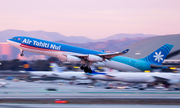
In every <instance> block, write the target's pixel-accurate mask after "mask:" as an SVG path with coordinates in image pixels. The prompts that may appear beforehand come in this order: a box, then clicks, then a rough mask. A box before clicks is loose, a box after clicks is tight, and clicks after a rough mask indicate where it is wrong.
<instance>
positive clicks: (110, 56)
mask: <svg viewBox="0 0 180 108" xmlns="http://www.w3.org/2000/svg"><path fill="white" fill-rule="evenodd" d="M128 51H129V49H126V50H124V51H122V52H115V53H106V54H97V55H93V57H95V56H98V57H101V58H103V61H104V60H105V59H111V58H113V57H115V56H119V55H124V54H126V53H127V52H128ZM74 56H76V57H78V58H80V59H84V60H86V59H88V57H89V55H74Z"/></svg>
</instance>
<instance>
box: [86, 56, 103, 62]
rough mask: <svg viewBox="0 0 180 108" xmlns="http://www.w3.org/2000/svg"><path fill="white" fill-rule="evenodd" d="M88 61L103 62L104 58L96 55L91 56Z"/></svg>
mask: <svg viewBox="0 0 180 108" xmlns="http://www.w3.org/2000/svg"><path fill="white" fill-rule="evenodd" d="M87 59H88V60H89V61H96V62H100V61H103V58H101V57H99V56H96V55H89V56H88V58H87Z"/></svg>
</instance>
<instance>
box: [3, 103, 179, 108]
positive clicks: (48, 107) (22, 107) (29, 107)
mask: <svg viewBox="0 0 180 108" xmlns="http://www.w3.org/2000/svg"><path fill="white" fill-rule="evenodd" d="M85 107H86V108H110V107H112V108H179V105H91V104H85V105H78V104H73V105H67V104H66V105H65V104H0V108H85Z"/></svg>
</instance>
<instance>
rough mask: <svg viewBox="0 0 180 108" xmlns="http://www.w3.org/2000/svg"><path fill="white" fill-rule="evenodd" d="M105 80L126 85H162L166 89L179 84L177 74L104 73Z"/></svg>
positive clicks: (179, 80) (179, 77)
mask: <svg viewBox="0 0 180 108" xmlns="http://www.w3.org/2000/svg"><path fill="white" fill-rule="evenodd" d="M104 77H105V78H108V79H111V80H116V81H122V82H127V83H162V84H164V85H165V86H166V87H167V88H168V87H169V86H170V85H177V84H179V83H180V74H179V73H159V72H158V73H157V72H153V73H142V72H114V73H106V74H105V75H104Z"/></svg>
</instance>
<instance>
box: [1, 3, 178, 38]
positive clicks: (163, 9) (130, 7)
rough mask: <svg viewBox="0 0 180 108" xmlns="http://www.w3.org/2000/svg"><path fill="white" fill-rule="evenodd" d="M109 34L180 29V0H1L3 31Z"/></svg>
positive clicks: (89, 35) (100, 36) (172, 31)
mask: <svg viewBox="0 0 180 108" xmlns="http://www.w3.org/2000/svg"><path fill="white" fill-rule="evenodd" d="M7 29H16V30H25V31H36V30H43V31H47V32H58V33H60V34H62V35H65V36H85V37H87V38H91V39H100V38H105V37H108V36H111V35H114V34H118V33H128V34H134V33H143V34H155V35H165V34H178V33H180V0H0V31H3V30H7Z"/></svg>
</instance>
